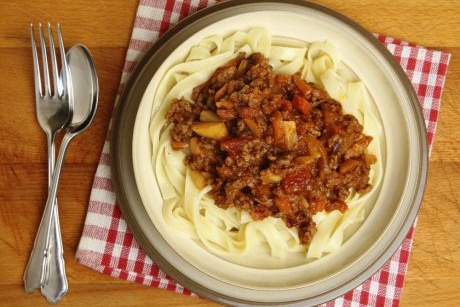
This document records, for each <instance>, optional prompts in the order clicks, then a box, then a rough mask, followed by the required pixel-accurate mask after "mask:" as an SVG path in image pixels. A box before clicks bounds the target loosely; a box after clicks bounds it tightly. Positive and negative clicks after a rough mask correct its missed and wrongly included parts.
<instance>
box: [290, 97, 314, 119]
mask: <svg viewBox="0 0 460 307" xmlns="http://www.w3.org/2000/svg"><path fill="white" fill-rule="evenodd" d="M292 103H293V104H294V107H295V108H296V109H297V110H299V112H300V113H302V114H305V115H307V114H309V113H310V111H311V105H310V103H309V102H308V101H307V100H306V99H305V98H303V97H300V96H299V95H297V94H296V95H294V98H293V99H292Z"/></svg>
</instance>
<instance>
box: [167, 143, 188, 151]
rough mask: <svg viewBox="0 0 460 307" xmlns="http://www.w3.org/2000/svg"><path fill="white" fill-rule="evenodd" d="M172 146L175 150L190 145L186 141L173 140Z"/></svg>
mask: <svg viewBox="0 0 460 307" xmlns="http://www.w3.org/2000/svg"><path fill="white" fill-rule="evenodd" d="M171 147H172V148H173V149H174V150H179V149H184V148H186V147H188V144H187V143H184V142H178V141H172V142H171Z"/></svg>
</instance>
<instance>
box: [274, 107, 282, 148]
mask: <svg viewBox="0 0 460 307" xmlns="http://www.w3.org/2000/svg"><path fill="white" fill-rule="evenodd" d="M272 127H273V138H274V139H275V142H280V141H281V140H282V138H283V132H284V131H283V116H282V115H281V113H280V112H279V111H276V112H275V113H274V114H273V117H272Z"/></svg>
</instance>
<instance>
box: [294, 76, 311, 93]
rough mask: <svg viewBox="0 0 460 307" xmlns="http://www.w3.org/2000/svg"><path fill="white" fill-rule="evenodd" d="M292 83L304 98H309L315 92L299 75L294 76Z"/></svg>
mask: <svg viewBox="0 0 460 307" xmlns="http://www.w3.org/2000/svg"><path fill="white" fill-rule="evenodd" d="M292 81H293V82H294V84H295V86H296V87H297V89H298V90H299V91H300V93H301V94H302V96H303V97H307V95H308V94H309V93H310V92H311V91H312V90H313V89H312V87H311V86H310V85H308V84H307V83H306V82H305V81H304V80H302V79H301V78H300V76H299V75H294V76H292Z"/></svg>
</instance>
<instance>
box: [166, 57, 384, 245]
mask: <svg viewBox="0 0 460 307" xmlns="http://www.w3.org/2000/svg"><path fill="white" fill-rule="evenodd" d="M192 100H193V103H190V102H188V101H186V100H180V99H174V100H172V101H171V103H170V107H169V110H168V112H167V114H166V118H167V119H168V120H169V121H170V122H171V123H174V127H173V128H172V130H171V132H170V137H171V144H172V147H173V148H174V149H176V150H187V156H186V158H185V161H184V163H185V164H186V165H187V166H188V167H189V168H190V170H191V175H192V178H193V180H194V182H195V184H196V185H197V187H198V188H200V189H201V188H203V187H204V186H206V185H208V184H210V185H211V186H212V190H211V191H210V193H209V194H210V196H211V197H212V198H213V199H214V200H215V203H216V205H217V206H219V207H221V208H224V209H225V208H228V207H231V206H235V207H237V208H241V209H244V210H247V211H248V212H249V213H250V215H251V217H252V218H253V219H254V220H261V219H264V218H267V217H269V216H273V217H279V218H282V219H283V220H284V221H285V223H286V225H287V226H288V227H297V229H298V231H299V238H300V241H301V243H302V244H309V242H310V241H311V239H312V237H313V235H314V233H315V231H316V225H315V223H314V221H313V220H312V216H313V215H314V214H316V213H317V212H319V211H323V210H326V211H327V212H330V211H333V210H336V209H337V210H340V211H342V212H345V211H346V210H347V204H346V203H345V200H346V199H347V197H348V196H349V194H350V191H356V192H357V193H359V194H364V193H366V192H368V191H369V190H370V189H371V188H372V187H371V185H370V184H369V171H370V165H371V164H373V163H375V162H376V157H375V156H374V155H371V154H367V153H366V152H365V150H366V148H367V147H368V145H369V143H370V142H371V141H372V137H371V136H368V135H365V134H363V127H362V126H361V124H360V123H359V122H358V120H357V119H356V118H355V117H354V116H353V115H350V114H344V113H343V110H342V106H341V104H340V103H339V102H338V101H336V100H334V99H332V98H331V97H330V96H329V95H328V93H327V92H326V91H324V90H323V89H321V88H320V87H318V86H316V85H315V84H312V83H307V82H305V81H304V80H302V79H301V77H300V75H298V74H294V75H285V74H274V73H273V70H272V68H271V66H270V65H269V63H268V60H267V59H266V58H265V57H264V56H263V55H262V54H261V53H254V54H252V55H250V56H248V57H246V55H245V54H244V53H240V54H239V55H238V56H237V57H236V58H235V59H233V60H231V61H229V62H228V63H227V64H226V65H225V66H222V67H220V68H218V69H217V70H216V71H215V72H214V74H213V75H212V76H211V78H210V79H209V80H208V81H207V82H205V83H203V84H201V85H199V86H197V87H196V88H194V89H193V94H192Z"/></svg>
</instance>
